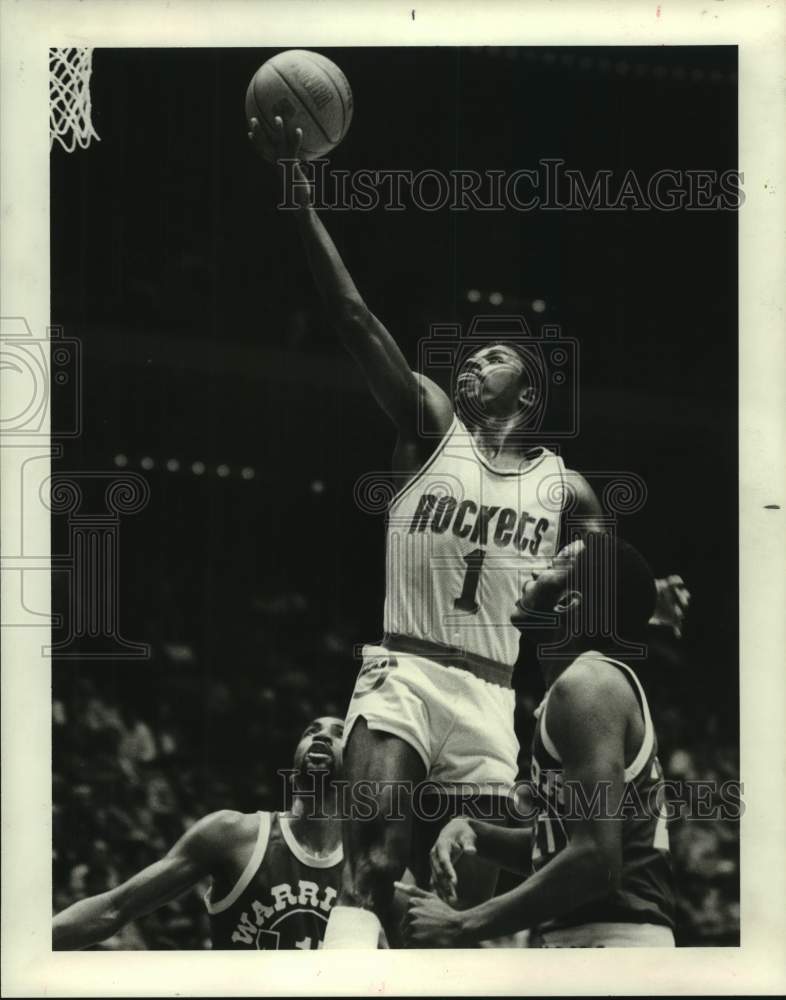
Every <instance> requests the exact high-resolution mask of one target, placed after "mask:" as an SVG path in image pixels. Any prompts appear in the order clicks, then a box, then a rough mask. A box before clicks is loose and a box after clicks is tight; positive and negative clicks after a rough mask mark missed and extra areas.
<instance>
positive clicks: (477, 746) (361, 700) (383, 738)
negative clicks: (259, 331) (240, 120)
mask: <svg viewBox="0 0 786 1000" xmlns="http://www.w3.org/2000/svg"><path fill="white" fill-rule="evenodd" d="M250 127H251V131H250V132H249V138H250V139H251V141H252V143H253V144H254V145H256V146H257V148H259V149H260V150H262V151H263V155H264V149H265V145H266V144H267V143H269V142H270V141H271V136H270V135H269V134H268V131H269V130H267V129H266V131H265V134H264V135H263V133H262V132H261V130H260V125H259V122H258V121H257V119H256V118H251V121H250ZM301 141H302V133H301V130H300V129H289V128H285V126H284V122H283V120H282V118H281V117H280V116H277V117H275V118H274V121H273V126H272V145H273V150H274V158H275V160H276V161H278V162H279V164H281V165H286V167H287V168H288V169H289V170H290V171H291V173H290V174H289V179H290V192H291V195H292V197H293V198H294V200H295V203H296V204H297V206H298V208H297V210H296V211H294V212H292V215H293V216H294V218H295V220H296V223H297V226H298V228H299V231H300V235H301V238H302V242H303V246H304V249H305V252H306V255H307V258H308V261H309V265H310V269H311V271H312V274H313V276H314V279H315V281H316V284H317V286H318V288H319V291H320V293H321V295H322V299H323V302H324V306H325V311H326V314H327V317H328V319H329V321H330V322H331V324H332V325H333V327H334V328H335V330H336V331H337V333H338V336H339V338H340V340H341V342H342V343H343V345H344V346H345V348H346V349H347V350H348V351H349V353H350V354H351V355H352V357H353V358H354V359H355V361H356V362H357V363H358V365H359V366H360V368H361V369H362V371H363V372H364V374H365V376H366V379H367V381H368V383H369V386H370V389H371V392H372V394H373V395H374V397H375V398H376V400H377V402H378V403H379V405H380V406H381V408H382V409H383V411H384V412H385V413H386V414H387V416H388V417H389V418H390V420H391V421H392V423H393V424H394V426H395V428H396V431H397V435H398V436H397V441H396V445H395V448H394V451H393V460H392V469H393V474H394V479H395V482H396V485H397V486H398V493H397V494H396V495H395V497H394V498H393V499H392V501H391V503H390V506H389V510H388V531H387V585H386V601H385V635H384V639H383V641H382V642H381V643H380V644H379V645H376V646H366V647H364V656H363V664H362V668H361V671H360V674H359V676H358V679H357V682H356V686H355V690H354V694H353V696H352V700H351V703H350V706H349V710H348V714H347V718H346V728H345V755H344V761H345V777H346V779H347V781H348V782H349V786H350V788H352V787H353V785H354V784H355V783H359V782H364V785H365V788H369V787H371V788H374V789H375V790H376V800H375V809H374V816H373V818H371V819H365V820H362V821H361V820H359V819H355V820H350V821H349V822H347V823H345V840H344V853H345V857H346V864H345V869H344V878H343V883H342V889H341V893H340V896H339V900H338V905H337V906H336V907H335V908H334V910H333V912H332V914H331V918H330V922H329V924H328V930H327V933H326V937H325V947H331V948H374V947H377V946H379V945H380V943H385V941H387V943H389V944H391V945H394V946H395V945H396V944H397V943H398V941H399V932H398V927H397V923H396V918H395V909H394V905H393V903H394V882H395V881H396V880H398V879H399V878H400V877H401V875H402V873H403V872H404V869H405V867H406V866H407V865H408V866H409V868H410V870H411V871H412V873H413V874H414V876H415V878H416V880H417V881H418V883H419V884H420V885H423V884H425V883H426V881H427V879H428V866H427V859H425V858H418V857H414V856H412V840H413V838H412V831H413V814H412V794H411V792H410V793H409V796H408V795H407V794H406V793H404V794H402V792H403V790H405V789H410V790H411V789H414V788H416V786H417V785H418V784H419V783H420V782H422V781H423V780H424V779H425V778H426V777H428V779H429V780H430V781H431V782H434V783H437V784H439V785H440V786H441V787H443V788H445V789H448V790H450V789H454V790H456V791H460V790H462V789H471V790H472V792H473V794H475V795H507V794H508V792H509V790H510V788H511V786H512V784H513V782H514V781H515V779H516V774H517V756H518V751H519V746H518V741H517V739H516V736H515V732H514V725H513V721H514V706H515V696H514V692H513V689H512V686H511V676H512V672H513V667H514V664H515V662H516V660H517V657H518V652H519V636H518V632H517V631H516V629H515V628H514V627H513V626H512V625H511V624H510V621H509V611H508V609H509V608H511V607H512V606H513V605H514V603H515V600H516V598H517V596H518V594H519V591H520V589H521V585H522V582H523V580H524V579H525V578H529V577H530V575H531V573H532V571H537V570H538V569H540V568H542V567H544V566H547V565H548V564H549V562H550V561H551V559H552V558H553V556H554V555H555V553H556V551H557V548H558V539H559V533H560V514H561V508H560V507H558V506H557V507H556V509H555V504H554V503H553V502H548V501H547V500H546V497H547V494H548V493H549V490H548V489H547V488H546V489H544V488H542V486H548V484H549V483H554V482H555V481H557V482H559V483H560V485H561V489H562V493H563V496H564V497H565V498H566V499H567V497H570V498H571V514H572V517H573V519H574V523H576V522H580V523H581V524H582V529H583V530H584V531H590V530H592V529H593V528H596V527H598V524H599V522H598V521H597V520H596V519H597V518H598V516H599V515H600V513H601V511H600V506H599V504H598V501H597V499H596V497H595V495H594V493H593V491H592V489H591V488H590V487H589V485H588V484H587V482H586V480H584V478H583V477H582V476H581V475H579V474H578V473H576V472H573V471H570V470H568V469H566V468H565V466H564V464H563V462H562V459H561V458H560V457H559V456H557V455H556V454H554V453H553V452H551V451H549V450H547V449H545V448H535V449H533V448H532V447H531V441H530V442H529V443H528V442H527V440H526V439H525V437H524V436H523V435H522V434H520V433H519V431H520V430H521V428H522V427H523V426H526V424H527V421H528V418H529V415H530V413H531V412H532V411H533V410H534V409H535V408H536V407H537V406H538V403H539V399H538V389H537V384H536V380H535V379H533V378H532V372H533V367H535V366H536V365H537V360H536V359H533V358H532V357H531V356H528V353H527V351H526V349H525V350H522V349H521V348H520V347H518V346H516V345H512V344H507V343H499V344H488V345H484V346H483V347H482V348H481V349H479V350H477V351H476V352H475V353H474V354H472V355H471V356H470V357H469V358H468V359H467V360H466V361H465V363H464V365H463V367H462V368H461V369H460V371H459V372H458V374H457V378H456V397H455V409H454V405H453V403H452V402H451V400H450V399H449V398H448V396H447V395H446V394H445V393H444V392H443V391H442V389H440V388H439V387H438V386H437V385H436V384H435V383H434V382H432V381H431V380H430V379H429V378H428V377H426V376H425V375H423V374H421V373H418V372H413V371H412V370H411V368H410V366H409V364H408V362H407V360H406V358H405V357H404V354H403V353H402V351H401V349H400V348H399V346H398V344H397V343H396V341H395V339H394V337H393V336H392V335H391V334H390V332H389V331H388V330H387V329H386V327H385V326H384V325H383V324H382V323H381V322H380V320H379V319H378V318H377V317H376V316H375V315H374V314H373V313H372V312H371V310H370V309H369V308H368V306H367V305H366V303H365V302H364V300H363V298H362V296H361V295H360V293H359V291H358V289H357V287H356V285H355V283H354V281H353V279H352V277H351V275H350V274H349V272H348V270H347V268H346V266H345V265H344V263H343V261H342V259H341V256H340V254H339V252H338V250H337V249H336V246H335V244H334V243H333V241H332V239H331V237H330V235H329V234H328V232H327V230H326V229H325V226H324V225H323V223H322V221H321V219H320V218H319V216H318V214H317V212H316V210H315V209H314V207H313V203H312V193H311V189H310V186H309V182H308V180H307V178H306V176H305V174H304V172H303V170H302V168H301V166H300V161H299V153H300V145H301ZM446 483H447V484H452V486H451V488H449V489H448V491H447V492H446V491H445V484H446ZM394 798H395V801H394ZM497 874H498V869H497V867H496V865H495V864H494V863H493V860H489V859H482V858H479V857H477V856H475V857H470V856H465V857H464V858H463V859H462V861H461V863H460V872H459V875H460V894H459V896H460V898H459V899H458V900H457V901H456V902H457V905H459V906H469V905H473V904H475V903H478V902H480V901H482V900H485V899H488V898H489V897H490V896H491V895H492V894H493V892H494V890H495V887H496V881H497Z"/></svg>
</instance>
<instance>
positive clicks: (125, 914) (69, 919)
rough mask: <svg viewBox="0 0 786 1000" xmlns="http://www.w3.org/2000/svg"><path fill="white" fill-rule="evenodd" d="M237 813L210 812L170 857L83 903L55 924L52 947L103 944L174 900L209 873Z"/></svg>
mask: <svg viewBox="0 0 786 1000" xmlns="http://www.w3.org/2000/svg"><path fill="white" fill-rule="evenodd" d="M236 816H237V814H235V813H231V812H229V811H228V810H223V811H221V812H217V813H211V815H210V816H205V817H204V819H201V820H199V822H198V823H195V824H194V825H193V826H192V827H191V828H190V829H189V830H187V831H186V832H185V833H184V834H183V836H182V837H181V838H180V840H178V842H177V843H176V844H175V845H174V847H172V849H171V850H170V851H169V853H168V854H167V855H166V856H165V857H163V858H161V860H160V861H156V862H155V863H154V864H152V865H149V866H148V867H147V868H144V869H143V870H142V871H141V872H137V874H136V875H133V876H132V877H131V878H130V879H128V881H126V882H124V883H123V884H122V885H119V886H117V887H116V888H114V889H110V890H109V891H108V892H102V893H100V894H99V895H97V896H91V897H89V898H88V899H81V900H79V902H77V903H74V904H73V905H72V906H69V907H68V908H67V909H65V910H63V911H62V912H61V913H58V914H57V916H56V917H55V918H54V920H53V922H52V948H53V950H55V951H68V950H73V949H78V948H88V947H90V945H93V944H97V943H98V942H99V941H105V940H106V939H107V938H109V937H111V936H112V935H113V934H116V933H117V932H118V931H119V930H121V929H122V928H123V927H124V926H125V925H126V924H128V923H130V922H131V921H132V920H136V919H138V918H139V917H144V916H145V915H146V914H148V913H152V912H153V910H157V909H158V908H159V907H161V906H163V905H164V904H165V903H169V902H171V900H173V899H176V898H177V897H178V896H180V895H182V894H183V893H184V892H186V891H187V890H188V889H190V888H192V887H193V886H194V885H196V883H197V882H199V881H200V879H203V878H205V877H206V876H207V875H209V874H211V872H212V870H213V862H214V859H215V855H216V847H217V845H218V844H219V843H220V842H221V839H222V838H223V837H224V836H225V833H226V828H227V825H228V824H229V823H231V821H232V818H233V817H236Z"/></svg>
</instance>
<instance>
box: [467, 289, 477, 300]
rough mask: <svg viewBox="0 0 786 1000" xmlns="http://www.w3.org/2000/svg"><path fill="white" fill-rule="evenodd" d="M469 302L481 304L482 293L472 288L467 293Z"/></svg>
mask: <svg viewBox="0 0 786 1000" xmlns="http://www.w3.org/2000/svg"><path fill="white" fill-rule="evenodd" d="M467 300H468V301H469V302H480V292H479V291H478V290H477V288H470V290H469V291H468V292H467Z"/></svg>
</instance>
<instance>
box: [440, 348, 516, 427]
mask: <svg viewBox="0 0 786 1000" xmlns="http://www.w3.org/2000/svg"><path fill="white" fill-rule="evenodd" d="M523 376H524V364H523V362H522V360H521V358H520V357H519V355H518V354H517V352H516V351H514V350H513V348H512V347H508V346H507V345H506V344H492V345H491V346H489V347H484V348H482V349H481V350H479V351H475V353H474V354H472V355H470V357H469V358H467V360H466V361H465V362H464V365H463V366H462V368H461V371H460V372H459V374H458V379H457V380H456V394H457V396H458V397H459V399H460V401H461V402H463V403H464V404H465V405H468V406H469V408H470V409H471V410H472V411H474V412H475V413H476V414H477V415H478V416H482V415H486V416H488V417H504V416H510V415H511V414H513V413H516V412H518V411H519V410H520V409H521V405H522V404H521V398H520V394H521V390H522V382H523Z"/></svg>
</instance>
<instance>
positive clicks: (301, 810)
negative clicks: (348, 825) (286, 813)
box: [289, 793, 341, 854]
mask: <svg viewBox="0 0 786 1000" xmlns="http://www.w3.org/2000/svg"><path fill="white" fill-rule="evenodd" d="M289 828H290V830H291V831H292V833H293V834H294V835H295V837H296V838H297V840H298V841H299V842H300V843H301V844H302V845H303V846H304V847H305V848H306V849H307V850H308V851H309V852H310V853H312V854H332V853H333V851H335V849H336V848H337V847H338V846H339V844H340V843H341V819H340V816H339V812H338V797H337V795H336V794H335V793H334V794H332V795H329V796H325V797H324V798H323V797H322V796H320V797H319V799H318V800H315V799H314V798H312V797H311V796H304V797H300V796H298V795H297V793H296V794H295V797H294V801H293V802H292V811H291V813H290V818H289Z"/></svg>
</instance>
